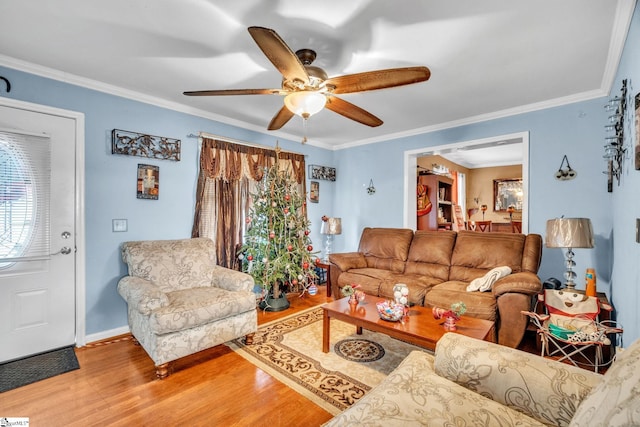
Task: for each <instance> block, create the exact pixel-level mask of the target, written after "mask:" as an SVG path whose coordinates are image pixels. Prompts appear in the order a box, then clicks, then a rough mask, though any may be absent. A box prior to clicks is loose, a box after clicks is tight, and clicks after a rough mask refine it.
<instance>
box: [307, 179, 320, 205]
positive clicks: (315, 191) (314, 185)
mask: <svg viewBox="0 0 640 427" xmlns="http://www.w3.org/2000/svg"><path fill="white" fill-rule="evenodd" d="M309 200H310V201H311V202H313V203H318V202H319V201H320V183H319V182H318V181H311V191H310V192H309Z"/></svg>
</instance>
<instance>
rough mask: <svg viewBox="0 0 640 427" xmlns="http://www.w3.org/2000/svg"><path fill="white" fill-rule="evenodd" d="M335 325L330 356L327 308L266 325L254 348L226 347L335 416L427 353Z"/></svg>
mask: <svg viewBox="0 0 640 427" xmlns="http://www.w3.org/2000/svg"><path fill="white" fill-rule="evenodd" d="M355 329H356V327H355V326H353V325H349V324H347V323H344V322H341V321H339V320H336V319H332V320H331V342H330V352H329V353H323V352H322V309H321V308H319V307H315V308H312V309H309V310H306V311H303V312H299V313H296V314H293V315H291V316H288V317H286V318H283V319H279V320H276V321H274V322H270V323H268V324H265V325H261V326H260V327H259V329H258V332H257V333H256V335H255V338H254V343H253V344H252V345H245V344H244V343H243V342H242V340H241V339H238V340H234V341H231V342H228V343H227V345H228V346H229V347H231V348H232V349H233V350H234V351H236V352H237V353H238V354H239V355H241V356H242V357H244V358H245V359H247V360H248V361H250V362H251V363H253V364H254V365H256V366H258V367H259V368H260V369H262V370H264V371H265V372H267V373H269V374H270V375H272V376H273V377H274V378H276V379H277V380H279V381H281V382H283V383H284V384H286V385H287V386H289V387H291V388H293V389H294V390H296V391H297V392H298V393H300V394H302V395H303V396H305V397H307V398H308V399H310V400H311V401H312V402H314V403H315V404H317V405H319V406H320V407H322V408H324V409H325V410H326V411H328V412H329V413H331V414H333V415H336V414H338V413H340V412H342V411H344V410H345V409H347V408H348V407H349V406H351V405H353V404H354V403H355V402H357V401H358V400H360V399H361V398H362V397H363V396H364V395H365V394H366V393H367V392H368V391H369V390H371V389H372V388H373V387H375V386H376V385H378V384H379V383H380V382H381V381H382V380H383V379H384V378H385V377H386V376H387V375H388V374H389V373H391V371H393V370H394V369H395V368H396V367H397V366H398V365H399V364H400V362H401V361H402V360H403V359H404V358H405V357H406V356H407V355H408V354H409V353H410V352H412V351H415V350H419V351H427V350H424V349H422V348H420V347H416V346H414V345H411V344H408V343H405V342H402V341H398V340H395V339H393V338H390V337H388V336H386V335H384V334H380V333H377V332H371V331H367V330H364V331H363V333H362V335H357V334H356V331H355Z"/></svg>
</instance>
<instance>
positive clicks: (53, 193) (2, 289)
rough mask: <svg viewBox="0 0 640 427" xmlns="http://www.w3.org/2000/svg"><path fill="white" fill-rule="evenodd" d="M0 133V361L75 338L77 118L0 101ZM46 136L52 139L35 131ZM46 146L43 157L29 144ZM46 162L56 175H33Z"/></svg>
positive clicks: (59, 344) (73, 341)
mask: <svg viewBox="0 0 640 427" xmlns="http://www.w3.org/2000/svg"><path fill="white" fill-rule="evenodd" d="M0 131H1V132H0V161H1V164H0V231H2V235H0V362H4V361H8V360H13V359H17V358H21V357H25V356H28V355H32V354H37V353H41V352H44V351H48V350H52V349H56V348H60V347H64V346H67V345H73V344H74V343H75V342H76V237H77V233H76V221H75V212H76V200H75V198H76V170H75V169H76V141H77V123H76V120H74V119H72V118H69V117H62V116H59V115H54V114H43V113H41V112H34V111H30V110H28V109H22V108H14V107H9V106H5V105H0ZM43 134H45V135H46V136H47V138H42V137H39V136H37V135H43ZM34 144H35V145H34ZM47 144H48V145H49V147H48V148H49V150H50V152H49V156H48V157H46V155H45V157H44V159H45V160H43V158H40V159H39V160H38V159H33V158H32V154H31V153H29V149H30V148H29V149H25V148H24V147H32V146H36V145H37V146H45V145H47ZM21 145H22V148H20V146H21ZM36 157H37V156H36ZM47 159H48V160H47ZM38 162H40V164H39V163H38ZM42 162H44V163H47V162H49V163H50V164H49V165H46V164H42ZM46 167H49V168H50V173H49V172H46V173H44V174H41V176H44V178H35V173H36V172H37V171H42V168H46ZM36 179H42V180H44V181H45V183H44V185H42V186H40V187H38V188H36V186H35V185H34V182H35V180H36ZM46 181H49V182H46ZM42 191H48V192H49V195H48V197H44V198H39V196H40V195H41V192H42ZM47 199H48V200H47ZM34 245H37V246H39V249H38V248H36V247H35V246H34Z"/></svg>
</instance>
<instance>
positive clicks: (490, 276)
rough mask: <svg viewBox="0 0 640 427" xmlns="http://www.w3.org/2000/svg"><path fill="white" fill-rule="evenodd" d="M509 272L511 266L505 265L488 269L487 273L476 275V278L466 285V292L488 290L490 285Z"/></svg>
mask: <svg viewBox="0 0 640 427" xmlns="http://www.w3.org/2000/svg"><path fill="white" fill-rule="evenodd" d="M509 274H511V268H510V267H507V266H506V265H505V266H503V267H496V268H494V269H492V270H489V272H488V273H487V274H485V275H484V276H482V277H478V278H477V279H473V280H472V281H471V283H469V285H468V286H467V292H473V291H480V292H486V291H490V290H491V287H492V286H493V284H494V283H496V281H497V280H498V279H501V278H503V277H505V276H508V275H509Z"/></svg>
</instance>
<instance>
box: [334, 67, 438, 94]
mask: <svg viewBox="0 0 640 427" xmlns="http://www.w3.org/2000/svg"><path fill="white" fill-rule="evenodd" d="M430 76H431V71H429V69H428V68H427V67H406V68H390V69H387V70H377V71H367V72H364V73H358V74H347V75H344V76H338V77H332V78H330V79H328V80H327V81H326V82H325V83H326V85H327V86H328V87H331V86H334V87H335V89H333V90H332V91H331V93H334V94H340V93H353V92H364V91H367V90H376V89H384V88H388V87H396V86H403V85H409V84H413V83H420V82H424V81H426V80H429V77H430Z"/></svg>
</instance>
